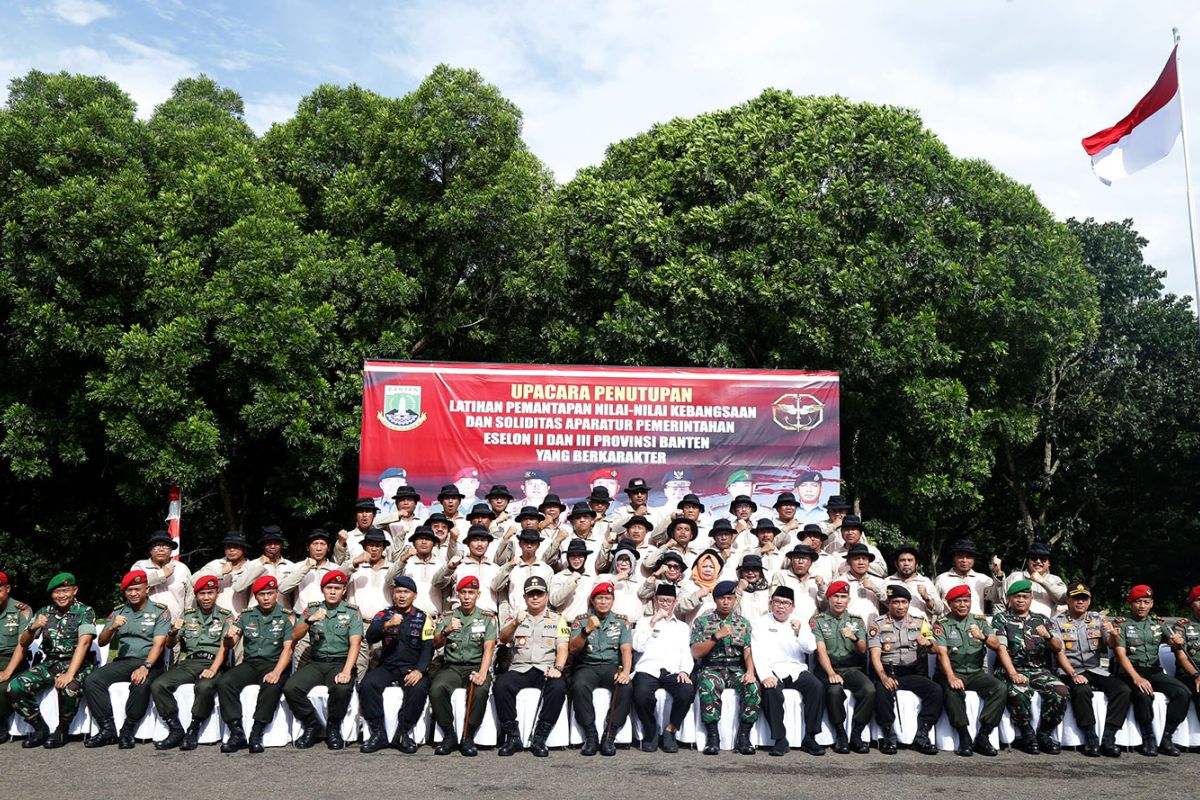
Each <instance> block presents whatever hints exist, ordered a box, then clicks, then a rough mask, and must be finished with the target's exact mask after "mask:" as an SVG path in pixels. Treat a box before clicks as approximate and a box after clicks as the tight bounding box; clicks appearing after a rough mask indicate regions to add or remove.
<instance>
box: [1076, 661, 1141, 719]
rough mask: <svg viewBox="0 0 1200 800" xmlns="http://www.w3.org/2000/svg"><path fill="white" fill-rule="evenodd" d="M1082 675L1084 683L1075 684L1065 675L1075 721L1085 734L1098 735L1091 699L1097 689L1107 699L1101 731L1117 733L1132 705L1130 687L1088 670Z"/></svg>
mask: <svg viewBox="0 0 1200 800" xmlns="http://www.w3.org/2000/svg"><path fill="white" fill-rule="evenodd" d="M1083 675H1084V676H1085V677H1086V678H1087V679H1088V682H1087V683H1079V684H1077V683H1075V682H1074V681H1072V680H1071V679H1070V678H1068V677H1067V676H1065V675H1064V676H1063V682H1064V683H1066V684H1067V692H1068V693H1069V694H1068V696H1069V697H1070V698H1071V709H1072V710H1073V711H1074V712H1075V721H1076V722H1077V723H1079V727H1080V728H1081V729H1082V730H1083V732H1084V733H1097V731H1096V710H1095V709H1094V708H1092V696H1093V695H1095V693H1096V690H1097V689H1099V690H1100V691H1101V692H1103V693H1104V696H1105V697H1106V698H1107V699H1108V713H1107V716H1105V718H1104V730H1105V731H1107V732H1112V733H1116V732H1117V730H1119V729H1120V727H1121V726H1122V725H1124V724H1125V718H1126V717H1127V716H1128V715H1129V704H1130V703H1131V702H1133V691H1132V690H1130V688H1129V684H1128V683H1126V682H1125V681H1123V680H1121V679H1120V678H1117V677H1115V676H1113V675H1100V674H1098V673H1096V672H1092V671H1091V670H1085V671H1084V672H1083Z"/></svg>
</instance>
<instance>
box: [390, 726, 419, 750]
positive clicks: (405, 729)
mask: <svg viewBox="0 0 1200 800" xmlns="http://www.w3.org/2000/svg"><path fill="white" fill-rule="evenodd" d="M397 740H399V744H397ZM392 747H395V748H396V749H397V750H399V751H400V752H401V753H407V754H408V755H410V756H411V755H412V754H413V753H415V752H417V750H418V749H419V747H420V746H419V745H418V744H417V740H416V739H414V738H413V726H412V725H407V726H406V725H405V724H404V721H403V720H401V721H400V727H399V728H398V729H397V730H396V738H395V739H393V740H392Z"/></svg>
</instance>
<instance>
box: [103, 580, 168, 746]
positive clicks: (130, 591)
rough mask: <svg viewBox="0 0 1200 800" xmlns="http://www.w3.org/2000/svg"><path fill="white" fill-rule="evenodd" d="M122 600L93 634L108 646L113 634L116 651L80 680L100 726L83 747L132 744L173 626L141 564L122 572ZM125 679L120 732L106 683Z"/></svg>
mask: <svg viewBox="0 0 1200 800" xmlns="http://www.w3.org/2000/svg"><path fill="white" fill-rule="evenodd" d="M121 591H122V592H123V593H124V594H125V604H124V605H123V606H121V607H120V608H118V609H116V610H115V611H113V612H112V614H110V615H109V618H108V624H107V625H105V626H104V630H102V631H100V636H99V638H98V639H97V640H96V641H97V644H99V645H100V646H101V647H107V646H108V645H109V643H110V642H111V641H112V640H113V639H114V638H115V639H116V640H117V657H116V658H115V659H113V660H112V661H109V662H108V663H107V664H105V665H104V666H103V667H100V668H98V669H96V670H95V671H94V672H92V674H91V675H88V676H87V679H86V680H85V681H84V682H83V695H84V697H85V698H87V704H88V709H90V710H91V712H92V717H93V718H94V719H95V721H96V724H98V725H99V726H100V730H99V731H98V732H97V733H96V734H95V735H93V736H90V737H89V738H88V739H86V740H85V741H84V743H83V745H84V747H104V746H105V745H110V744H113V743H119V744H120V747H121V749H122V750H128V749H129V748H131V747H133V745H134V734H135V733H136V732H137V729H138V725H140V724H141V722H142V717H144V716H146V709H147V708H149V706H150V684H151V683H153V682H154V679H155V678H157V677H158V676H159V675H161V674H162V670H163V665H162V654H163V647H165V646H166V643H167V634H169V633H170V632H171V612H170V611H168V610H167V607H166V606H164V605H161V604H160V603H155V602H153V601H151V600H150V599H149V598H150V586H149V584H148V582H147V579H146V573H145V572H143V571H141V570H140V569H136V570H133V571H132V572H127V573H125V577H124V578H122V579H121ZM118 681H129V699H128V700H126V701H125V723H124V724H123V725H122V726H121V733H120V736H118V735H117V729H116V727H115V726H114V724H113V709H112V700H111V699H110V698H109V696H108V687H109V686H112V685H113V684H114V683H117V682H118Z"/></svg>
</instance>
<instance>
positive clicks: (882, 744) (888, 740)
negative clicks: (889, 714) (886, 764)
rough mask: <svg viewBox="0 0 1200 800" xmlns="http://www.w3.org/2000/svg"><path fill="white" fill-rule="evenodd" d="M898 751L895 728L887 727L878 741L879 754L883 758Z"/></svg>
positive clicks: (898, 743)
mask: <svg viewBox="0 0 1200 800" xmlns="http://www.w3.org/2000/svg"><path fill="white" fill-rule="evenodd" d="M899 749H900V742H899V741H898V740H897V739H896V728H895V727H894V726H893V727H889V728H888V729H887V730H885V731H884V732H883V737H882V738H881V739H880V740H879V752H880V753H881V754H882V755H885V756H894V755H896V751H897V750H899ZM856 752H857V751H856Z"/></svg>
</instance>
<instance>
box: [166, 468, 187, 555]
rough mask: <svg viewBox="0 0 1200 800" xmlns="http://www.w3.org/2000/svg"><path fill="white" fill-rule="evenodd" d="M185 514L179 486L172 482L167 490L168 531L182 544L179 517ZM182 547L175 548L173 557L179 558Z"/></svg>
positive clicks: (176, 542)
mask: <svg viewBox="0 0 1200 800" xmlns="http://www.w3.org/2000/svg"><path fill="white" fill-rule="evenodd" d="M181 516H183V504H182V503H181V502H180V500H179V487H178V486H177V485H175V484H173V483H172V484H171V488H170V489H168V490H167V520H166V522H167V533H169V534H171V538H172V539H174V540H175V544H176V545H180V544H182V542H180V540H179V518H180V517H181ZM179 552H180V548H179V547H176V548H175V555H174V556H172V558H173V559H174V560H176V561H178V560H179Z"/></svg>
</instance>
